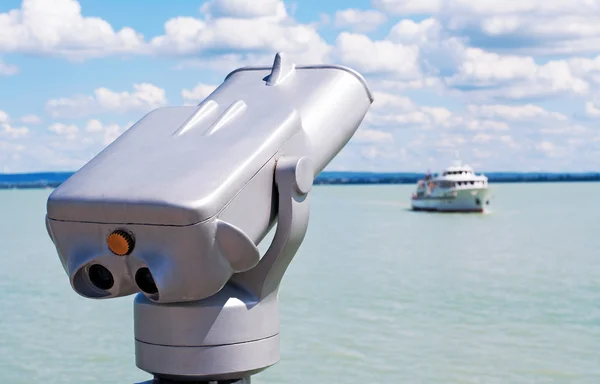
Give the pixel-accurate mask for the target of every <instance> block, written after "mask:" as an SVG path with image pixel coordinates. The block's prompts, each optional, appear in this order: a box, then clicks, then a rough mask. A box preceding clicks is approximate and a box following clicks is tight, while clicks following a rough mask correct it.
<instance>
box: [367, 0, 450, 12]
mask: <svg viewBox="0 0 600 384" xmlns="http://www.w3.org/2000/svg"><path fill="white" fill-rule="evenodd" d="M372 3H373V6H374V7H375V8H377V9H380V10H382V11H384V12H387V13H391V14H394V15H415V14H430V13H435V12H437V11H438V10H439V9H440V7H441V6H442V3H443V0H373V1H372Z"/></svg>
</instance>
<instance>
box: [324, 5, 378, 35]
mask: <svg viewBox="0 0 600 384" xmlns="http://www.w3.org/2000/svg"><path fill="white" fill-rule="evenodd" d="M334 20H335V26H336V27H337V28H350V29H352V30H353V31H356V32H371V31H374V30H376V29H377V28H378V27H379V26H380V25H381V24H383V23H385V22H386V20H387V17H386V16H385V14H383V13H381V12H379V11H376V10H372V9H369V10H360V9H353V8H350V9H345V10H342V11H337V12H336V13H335V19H334Z"/></svg>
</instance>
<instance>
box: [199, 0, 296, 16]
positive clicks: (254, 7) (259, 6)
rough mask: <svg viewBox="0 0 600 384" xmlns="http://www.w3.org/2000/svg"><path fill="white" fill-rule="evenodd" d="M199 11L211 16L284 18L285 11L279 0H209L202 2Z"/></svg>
mask: <svg viewBox="0 0 600 384" xmlns="http://www.w3.org/2000/svg"><path fill="white" fill-rule="evenodd" d="M200 11H201V12H204V13H206V14H208V15H210V16H212V17H234V18H241V19H245V18H248V19H250V18H260V17H276V18H277V17H279V18H285V17H286V16H287V12H286V9H285V4H284V3H283V1H281V0H252V1H248V0H209V1H207V2H205V3H204V4H202V6H201V7H200Z"/></svg>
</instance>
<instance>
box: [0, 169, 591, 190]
mask: <svg viewBox="0 0 600 384" xmlns="http://www.w3.org/2000/svg"><path fill="white" fill-rule="evenodd" d="M482 173H483V174H485V175H486V176H487V177H488V179H489V182H490V183H553V182H554V183H555V182H593V181H600V172H585V173H551V172H527V173H520V172H489V173H486V172H482ZM72 174H73V172H44V173H21V174H0V189H39V188H56V187H58V186H59V185H60V184H62V183H63V182H64V181H65V180H67V179H68V178H69V177H70V176H71V175H72ZM424 176H425V174H424V173H402V172H398V173H375V172H322V173H321V174H319V176H317V178H316V180H315V183H314V184H315V185H368V184H373V185H377V184H415V183H416V182H417V181H418V180H419V179H421V178H423V177H424Z"/></svg>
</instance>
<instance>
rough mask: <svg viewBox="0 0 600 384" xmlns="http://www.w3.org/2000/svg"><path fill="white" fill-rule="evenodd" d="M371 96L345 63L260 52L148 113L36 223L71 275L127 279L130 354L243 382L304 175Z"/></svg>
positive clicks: (261, 358) (146, 364) (271, 348)
mask: <svg viewBox="0 0 600 384" xmlns="http://www.w3.org/2000/svg"><path fill="white" fill-rule="evenodd" d="M372 102H373V97H372V95H371V93H370V92H369V89H368V88H367V85H366V83H365V81H364V79H363V78H362V77H361V76H360V75H359V74H358V73H356V72H354V71H353V70H350V69H348V68H344V67H340V66H332V65H314V66H295V65H294V64H293V63H290V62H289V61H287V60H286V58H285V56H283V55H282V54H277V55H276V57H275V62H274V64H273V66H272V67H266V68H265V67H260V68H253V67H250V68H241V69H237V70H235V71H233V72H232V73H230V74H229V75H228V76H227V77H226V78H225V81H224V82H223V83H222V84H221V85H220V86H219V87H218V88H217V89H216V90H215V91H214V92H213V93H211V94H210V95H209V96H208V97H207V98H206V99H205V100H204V101H202V102H201V103H200V104H199V105H198V106H184V107H164V108H159V109H156V110H154V111H152V112H150V113H148V114H147V115H146V116H144V117H143V118H142V119H141V120H140V121H138V122H137V123H136V124H134V125H133V126H132V127H131V128H130V129H129V130H127V131H126V132H125V133H123V134H122V135H121V136H120V137H119V138H118V139H117V140H115V141H114V142H113V143H112V144H110V145H109V146H108V147H106V149H104V150H103V151H102V152H101V153H100V154H98V155H97V156H96V157H94V158H93V159H92V160H91V161H90V162H89V163H87V164H86V165H85V166H84V167H83V168H81V169H80V170H79V171H78V172H76V173H75V174H74V175H73V176H71V177H70V178H69V179H68V180H67V181H65V182H64V183H63V184H62V185H60V186H59V187H58V188H57V189H56V190H55V191H54V192H53V193H52V194H51V195H50V197H49V198H48V206H47V217H46V223H47V228H48V233H49V234H50V237H51V238H52V241H53V242H54V244H55V246H56V249H57V251H58V254H59V256H60V260H61V262H62V265H63V267H64V269H65V271H66V273H67V275H68V276H69V279H70V282H71V286H72V288H73V290H75V292H77V293H78V294H80V295H81V296H84V297H87V298H92V299H109V298H115V297H121V296H126V295H130V294H133V293H138V294H137V296H136V298H135V301H134V316H135V321H134V324H135V347H136V348H135V350H136V364H137V366H138V367H139V368H140V369H142V370H144V371H146V372H149V373H151V374H152V375H154V376H155V378H156V380H157V381H159V380H170V381H171V382H186V381H187V382H189V381H207V382H208V381H216V382H219V381H227V380H238V381H240V382H249V380H250V376H251V375H253V374H255V373H257V372H260V371H262V370H264V369H265V368H267V367H269V366H271V365H273V364H274V363H276V362H277V361H278V360H279V309H278V298H277V291H278V287H279V284H280V282H281V279H282V278H283V275H284V273H285V271H286V268H287V266H288V265H289V263H290V261H291V260H292V258H293V257H294V255H295V253H296V251H297V250H298V248H299V247H300V244H301V243H302V240H303V239H304V235H305V233H306V229H307V225H308V218H309V212H310V210H309V195H310V191H311V187H312V184H313V181H314V179H315V177H316V175H317V174H319V172H321V171H322V170H323V169H324V168H325V166H326V165H327V164H328V163H329V162H330V161H331V160H332V159H333V158H334V157H335V156H336V155H337V154H338V153H339V151H340V150H341V149H342V148H343V147H344V146H345V145H346V143H347V142H348V141H349V140H350V138H351V137H352V135H353V134H354V133H355V132H356V130H357V128H358V127H359V125H360V124H361V122H362V120H363V118H364V116H365V114H366V113H367V111H368V109H369V107H370V105H371V103H372ZM274 225H277V227H276V231H275V236H274V238H273V240H272V243H271V244H270V246H269V248H268V250H267V251H266V253H265V254H264V255H261V254H260V252H259V249H258V248H257V245H258V244H259V243H260V241H261V240H262V239H263V238H264V237H265V236H266V235H267V233H268V232H269V230H270V229H271V228H272V227H273V226H274ZM227 382H230V381H227Z"/></svg>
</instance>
